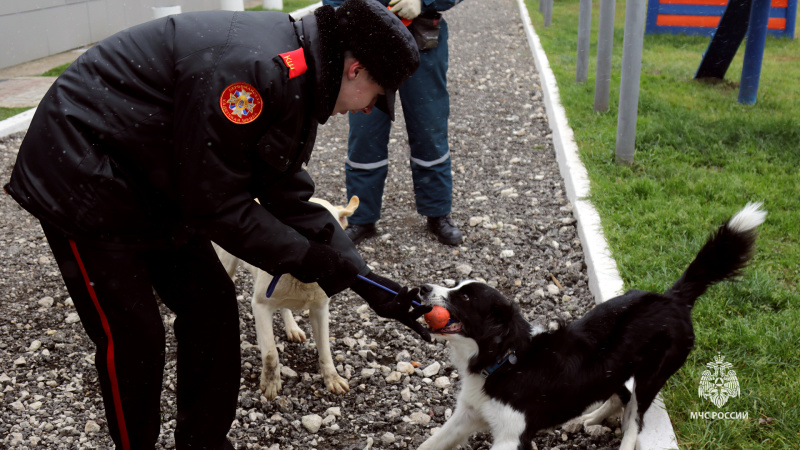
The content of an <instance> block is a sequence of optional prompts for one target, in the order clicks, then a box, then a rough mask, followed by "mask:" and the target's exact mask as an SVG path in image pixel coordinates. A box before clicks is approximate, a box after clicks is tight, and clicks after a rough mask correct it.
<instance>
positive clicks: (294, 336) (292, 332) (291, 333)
mask: <svg viewBox="0 0 800 450" xmlns="http://www.w3.org/2000/svg"><path fill="white" fill-rule="evenodd" d="M286 339H288V340H289V341H290V342H305V341H306V333H305V332H304V331H303V330H301V329H300V327H297V326H295V327H293V328H288V327H287V328H286Z"/></svg>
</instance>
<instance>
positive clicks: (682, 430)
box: [526, 0, 800, 449]
mask: <svg viewBox="0 0 800 450" xmlns="http://www.w3.org/2000/svg"><path fill="white" fill-rule="evenodd" d="M526 1H527V6H528V10H529V12H530V13H531V19H532V21H533V25H534V27H535V29H536V32H537V34H538V35H539V37H540V39H541V42H542V46H543V48H544V49H545V52H546V54H547V57H548V60H549V63H550V66H551V68H552V69H553V72H554V73H555V76H556V79H557V81H558V86H559V90H560V94H561V101H562V103H563V105H564V108H565V110H566V112H567V117H568V120H569V123H570V126H571V127H572V129H573V130H574V132H575V140H576V142H577V144H578V147H579V150H580V155H581V158H582V160H583V162H584V164H585V165H586V168H587V170H588V172H589V178H590V182H591V200H592V203H593V204H594V206H595V207H596V208H597V210H598V212H599V214H600V216H601V220H602V223H603V228H604V231H605V233H606V237H607V239H608V242H609V246H610V247H611V251H612V253H613V255H614V258H615V259H616V261H617V265H618V268H619V270H620V274H621V276H622V278H623V280H624V282H625V287H626V288H639V289H647V290H656V291H662V290H664V289H665V288H667V287H668V286H669V285H671V284H672V283H673V282H674V281H675V280H676V279H677V278H678V276H679V275H680V273H681V272H682V271H683V270H684V269H685V268H686V266H687V264H688V263H689V262H690V261H691V260H692V258H693V257H694V256H695V254H696V252H697V250H698V249H699V248H700V246H701V245H702V244H703V242H704V241H705V239H706V237H707V236H708V234H709V233H710V232H711V231H712V230H713V229H714V228H715V227H716V226H717V225H718V224H720V223H721V222H722V221H723V220H725V219H726V218H727V217H728V216H729V215H731V214H732V213H735V212H736V211H737V210H738V209H739V208H741V207H742V206H744V204H745V203H747V202H748V201H763V202H764V205H765V208H766V209H767V210H768V211H769V215H768V216H767V221H766V223H765V224H764V225H763V226H762V227H761V234H760V237H759V240H758V244H757V245H758V248H757V252H756V255H755V258H754V260H753V263H752V265H751V267H750V268H749V269H747V270H746V272H745V275H744V276H743V277H742V278H741V280H740V282H738V283H723V284H721V285H719V286H715V287H713V288H711V289H710V290H709V292H708V293H707V294H706V295H705V296H704V297H703V298H702V299H700V301H698V303H697V306H696V308H695V309H694V313H693V317H694V323H695V333H696V335H697V339H696V344H695V350H694V351H693V352H692V354H691V355H690V356H689V358H688V360H687V361H686V364H685V365H684V367H683V368H682V369H681V370H680V371H678V372H677V373H676V374H675V375H674V376H673V377H672V378H671V379H670V380H669V382H668V383H667V386H666V387H665V388H664V390H663V391H662V395H663V397H664V400H665V402H666V405H667V409H668V410H669V413H670V417H671V418H672V420H673V423H674V425H675V431H676V433H677V436H678V441H679V443H680V446H681V448H703V449H720V448H725V449H729V448H731V449H734V448H737V449H738V448H741V449H753V448H800V434H798V431H800V409H799V408H798V404H800V350H798V349H799V348H800V296H798V293H797V289H798V286H797V284H798V280H800V216H798V212H800V101H798V99H800V83H798V81H797V80H800V42H798V41H790V40H788V39H777V38H771V37H770V38H768V39H767V45H766V50H765V54H764V63H763V66H762V71H761V79H760V85H759V90H758V101H757V103H756V104H755V105H752V106H744V105H741V104H739V103H738V102H737V95H738V82H739V78H740V74H741V70H742V64H743V53H744V46H742V47H741V48H740V49H739V52H738V54H737V56H736V58H735V59H734V61H733V63H732V64H731V67H730V69H729V70H728V72H727V74H726V79H725V81H724V82H721V83H716V84H711V83H705V82H699V81H696V80H694V79H693V78H692V77H693V75H694V72H695V71H696V70H697V67H698V65H699V64H700V60H701V58H702V54H703V52H705V50H706V47H707V46H708V42H709V39H708V38H703V37H687V36H671V35H648V36H645V41H644V53H643V56H642V71H641V90H640V98H639V117H638V122H637V133H636V153H635V161H634V163H633V164H632V165H631V166H625V165H621V164H618V163H616V162H615V156H614V151H615V143H616V129H617V127H616V125H617V105H618V100H619V71H620V65H621V60H622V42H623V30H624V24H625V17H624V16H625V15H624V12H625V2H624V1H617V3H616V11H617V14H616V19H615V32H614V60H613V61H614V62H613V71H612V72H613V74H612V82H611V98H610V109H609V111H608V112H607V113H595V112H593V104H594V74H595V62H596V61H595V60H594V59H593V58H595V57H596V52H597V47H596V34H597V27H598V16H599V8H598V7H597V3H595V8H593V11H592V14H593V16H594V17H593V23H592V34H593V36H592V39H593V42H592V47H591V55H592V56H591V58H590V68H589V80H588V81H587V82H586V83H576V82H575V59H576V41H577V24H578V5H579V0H563V1H558V2H555V3H554V6H553V20H552V25H551V26H550V27H548V28H545V27H544V24H543V19H542V16H541V14H540V13H538V6H539V4H538V1H536V0H526ZM796 36H798V37H800V33H796ZM718 352H719V353H721V354H722V355H723V356H725V360H726V361H728V362H731V363H733V364H734V370H736V373H737V376H738V379H739V383H740V386H741V395H740V397H738V398H733V399H731V400H729V401H728V403H727V404H725V405H723V406H722V407H721V408H717V407H716V406H714V405H713V404H712V403H710V402H708V401H706V400H701V399H700V398H699V397H698V394H697V390H698V387H699V380H700V375H701V373H702V371H703V370H704V369H705V364H706V363H708V362H711V361H712V360H713V357H714V356H715V355H716V354H717V353H718ZM693 411H710V412H714V411H716V412H744V411H746V412H747V413H748V415H749V419H748V420H705V419H691V418H690V413H691V412H693ZM767 418H769V419H771V420H769V421H766V419H767ZM759 419H765V420H764V421H760V420H759ZM765 421H766V422H767V423H762V422H765Z"/></svg>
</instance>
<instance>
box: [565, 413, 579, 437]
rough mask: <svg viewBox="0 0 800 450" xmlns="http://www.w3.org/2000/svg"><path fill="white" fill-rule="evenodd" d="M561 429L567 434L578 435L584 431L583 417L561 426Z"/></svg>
mask: <svg viewBox="0 0 800 450" xmlns="http://www.w3.org/2000/svg"><path fill="white" fill-rule="evenodd" d="M561 429H562V430H563V431H566V432H567V433H577V432H578V431H581V430H582V429H583V416H581V417H576V418H574V419H572V420H570V421H569V422H567V423H565V424H563V425H561Z"/></svg>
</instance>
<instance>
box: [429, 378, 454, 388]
mask: <svg viewBox="0 0 800 450" xmlns="http://www.w3.org/2000/svg"><path fill="white" fill-rule="evenodd" d="M433 385H434V386H436V387H438V388H439V389H444V388H446V387H448V386H450V379H449V378H447V377H439V378H437V379H435V380H433Z"/></svg>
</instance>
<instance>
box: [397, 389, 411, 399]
mask: <svg viewBox="0 0 800 450" xmlns="http://www.w3.org/2000/svg"><path fill="white" fill-rule="evenodd" d="M400 397H401V398H402V399H403V401H404V402H409V401H411V389H410V388H405V389H403V390H402V391H400Z"/></svg>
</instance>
